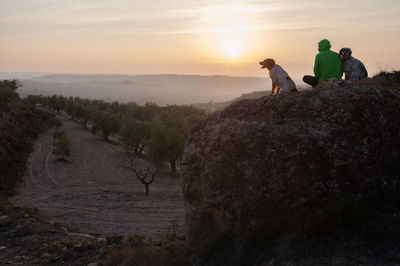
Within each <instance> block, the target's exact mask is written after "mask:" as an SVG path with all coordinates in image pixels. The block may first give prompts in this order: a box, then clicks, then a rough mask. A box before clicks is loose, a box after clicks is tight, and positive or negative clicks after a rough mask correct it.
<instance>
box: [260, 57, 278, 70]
mask: <svg viewBox="0 0 400 266" xmlns="http://www.w3.org/2000/svg"><path fill="white" fill-rule="evenodd" d="M259 63H260V65H261V68H268V70H271V68H273V67H274V66H275V65H276V63H275V60H274V59H272V58H267V59H265V60H264V61H261V62H259Z"/></svg>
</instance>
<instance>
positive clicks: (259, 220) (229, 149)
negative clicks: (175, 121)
mask: <svg viewBox="0 0 400 266" xmlns="http://www.w3.org/2000/svg"><path fill="white" fill-rule="evenodd" d="M398 74H399V73H395V74H393V75H388V76H387V77H379V78H375V79H369V80H366V81H360V82H353V83H352V82H348V81H344V80H331V81H330V82H327V83H325V84H323V85H322V86H321V87H320V88H319V89H314V90H308V91H302V92H299V93H295V94H290V95H281V96H270V97H263V98H259V99H255V100H241V101H238V102H235V103H233V104H231V105H230V106H229V107H227V108H225V109H224V110H223V111H221V112H218V113H215V114H214V115H212V116H211V117H210V118H209V119H207V120H205V121H203V122H202V123H200V124H199V125H198V126H197V127H196V128H194V129H193V130H192V132H191V134H190V136H189V139H188V141H187V144H186V148H185V153H184V168H183V177H182V182H183V190H184V196H185V200H186V215H187V219H186V222H187V223H186V224H187V231H188V239H189V241H192V242H193V241H198V240H200V239H204V238H206V237H207V236H210V234H212V233H215V232H217V233H218V232H227V231H232V230H247V229H249V230H252V229H256V230H257V228H266V227H270V228H278V227H279V228H281V229H282V230H287V229H290V228H296V227H299V226H303V227H312V230H325V229H329V228H332V227H336V226H341V225H346V224H348V223H358V222H360V223H361V222H362V221H363V220H365V219H367V217H369V216H370V215H375V214H376V213H378V214H382V215H388V216H389V217H396V215H397V216H400V210H399V207H398V206H400V193H399V191H400V190H399V188H400V187H399V186H400V134H399V133H400V98H399V97H398V95H399V93H398V92H399V91H400V90H399V88H400V85H399V75H398Z"/></svg>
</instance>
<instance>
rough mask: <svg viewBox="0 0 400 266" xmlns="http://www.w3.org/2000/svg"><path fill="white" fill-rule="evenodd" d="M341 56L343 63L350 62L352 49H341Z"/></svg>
mask: <svg viewBox="0 0 400 266" xmlns="http://www.w3.org/2000/svg"><path fill="white" fill-rule="evenodd" d="M339 54H340V57H341V58H342V60H343V61H346V60H349V59H350V57H351V49H350V48H342V49H340V51H339Z"/></svg>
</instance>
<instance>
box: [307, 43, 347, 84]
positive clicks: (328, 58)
mask: <svg viewBox="0 0 400 266" xmlns="http://www.w3.org/2000/svg"><path fill="white" fill-rule="evenodd" d="M318 47H319V50H320V52H319V54H317V55H316V56H315V62H314V74H315V77H316V78H318V82H322V81H324V80H326V79H329V78H342V75H343V65H342V59H341V57H340V55H339V54H338V53H336V52H334V51H331V50H330V48H331V45H330V42H329V41H328V40H322V41H321V42H319V44H318Z"/></svg>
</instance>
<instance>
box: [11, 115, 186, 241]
mask: <svg viewBox="0 0 400 266" xmlns="http://www.w3.org/2000/svg"><path fill="white" fill-rule="evenodd" d="M59 118H60V119H61V120H62V121H63V123H64V126H63V128H64V129H65V130H66V132H67V135H68V137H69V138H70V140H71V142H72V153H71V156H70V157H69V158H68V161H67V162H64V161H58V160H57V158H55V156H54V155H53V154H52V153H51V149H52V136H53V130H48V131H46V132H44V133H43V134H42V135H41V136H40V137H39V139H38V140H37V142H36V143H35V147H34V152H33V153H32V154H31V156H30V158H29V159H28V162H27V169H26V172H25V175H24V177H23V182H22V184H21V185H20V187H19V189H18V193H17V196H16V197H15V198H14V199H13V200H14V204H15V206H20V207H30V208H37V209H39V211H40V212H41V213H43V214H44V215H46V216H48V217H50V218H52V219H54V220H55V221H57V222H60V223H61V224H62V225H63V226H65V227H66V228H67V229H68V230H69V231H73V232H80V233H86V234H93V235H96V236H106V235H126V236H127V235H141V236H145V237H151V238H152V239H155V240H158V239H161V237H162V234H163V233H165V232H167V231H168V230H171V229H172V228H173V229H175V230H176V231H177V233H178V234H179V235H183V234H184V229H183V228H184V203H183V196H182V191H181V187H180V181H179V179H178V178H173V177H170V176H168V170H167V169H164V171H161V173H159V174H158V176H157V177H156V179H155V181H154V183H153V184H152V185H151V186H150V195H149V196H146V195H145V193H144V192H145V189H144V186H143V185H142V184H141V183H140V182H139V181H138V180H137V179H136V178H135V177H134V176H133V175H132V173H130V172H128V171H127V170H124V169H121V168H119V167H118V166H117V165H116V162H121V160H123V158H124V157H123V152H122V150H121V148H120V147H119V146H117V145H112V144H109V143H107V142H105V141H103V140H101V139H100V138H99V137H96V136H94V135H92V134H91V133H89V132H88V131H86V130H84V129H83V128H82V127H81V126H80V125H78V124H77V123H75V122H72V121H70V120H68V119H66V118H63V117H59ZM142 163H143V164H145V162H142Z"/></svg>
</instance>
